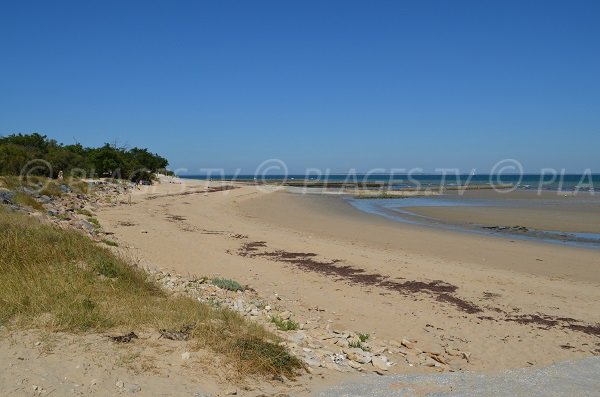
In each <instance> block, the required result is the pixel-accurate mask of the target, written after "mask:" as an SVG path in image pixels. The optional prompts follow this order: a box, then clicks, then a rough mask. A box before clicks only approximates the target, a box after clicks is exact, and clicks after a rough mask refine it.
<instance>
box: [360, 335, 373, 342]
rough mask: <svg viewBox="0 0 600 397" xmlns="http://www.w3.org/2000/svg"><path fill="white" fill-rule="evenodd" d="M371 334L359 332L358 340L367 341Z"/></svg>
mask: <svg viewBox="0 0 600 397" xmlns="http://www.w3.org/2000/svg"><path fill="white" fill-rule="evenodd" d="M370 336H371V335H369V334H362V333H359V334H358V340H360V341H361V342H366V341H368V340H369V337H370Z"/></svg>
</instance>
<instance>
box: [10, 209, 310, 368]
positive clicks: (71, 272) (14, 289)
mask: <svg viewBox="0 0 600 397" xmlns="http://www.w3.org/2000/svg"><path fill="white" fill-rule="evenodd" d="M0 252H1V255H0V325H4V326H6V327H8V328H9V329H13V328H41V329H47V330H51V331H68V332H106V331H109V330H110V331H114V332H117V331H131V330H138V331H140V330H159V329H167V330H169V329H170V330H180V329H186V330H188V332H189V335H190V341H192V343H194V344H195V345H196V346H197V347H198V348H204V349H209V350H212V351H213V352H216V353H219V354H222V355H223V357H224V358H225V359H226V360H227V361H228V362H229V363H230V364H231V365H233V366H235V367H236V368H237V369H238V370H239V371H240V373H241V374H253V373H262V374H273V375H274V374H278V375H285V376H288V377H291V376H293V375H294V374H295V373H296V371H298V370H299V369H301V368H302V363H301V362H300V361H299V360H298V359H297V358H295V357H293V356H292V355H290V354H289V353H288V352H287V351H286V350H285V348H284V347H282V346H279V344H278V343H279V342H280V340H279V339H278V338H277V337H276V336H275V335H273V334H272V333H270V332H268V331H267V330H265V329H264V328H263V327H261V326H260V325H258V324H254V323H252V322H250V321H247V320H245V319H244V318H243V317H241V316H240V315H239V314H237V313H235V312H233V311H230V310H227V309H221V308H215V307H211V306H209V305H205V304H201V303H199V302H197V301H195V300H193V299H191V298H187V297H178V296H174V295H169V294H168V293H166V292H164V291H163V290H162V289H161V288H159V287H158V285H157V284H155V283H154V282H153V281H152V280H150V279H149V278H148V275H147V273H146V272H144V271H143V270H141V269H138V268H136V267H134V266H131V265H130V264H129V263H128V262H127V261H126V260H125V259H123V258H120V257H119V256H117V255H115V254H114V253H112V252H111V251H110V250H109V249H108V248H107V247H106V246H103V245H101V244H97V243H94V242H93V241H92V240H90V239H89V238H87V237H85V236H83V235H81V234H79V233H77V232H75V231H70V230H61V229H58V228H55V227H52V226H50V225H46V224H42V223H40V222H38V221H37V220H35V219H33V218H30V217H28V216H26V215H24V214H21V213H17V212H12V211H9V210H8V209H5V208H4V207H2V206H0ZM107 343H108V342H107Z"/></svg>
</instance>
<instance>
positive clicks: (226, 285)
mask: <svg viewBox="0 0 600 397" xmlns="http://www.w3.org/2000/svg"><path fill="white" fill-rule="evenodd" d="M211 283H212V284H213V285H214V286H215V287H219V288H222V289H226V290H229V291H234V292H235V291H243V290H244V287H242V286H241V285H240V283H238V282H237V281H234V280H231V279H228V278H218V277H215V278H213V279H212V280H211Z"/></svg>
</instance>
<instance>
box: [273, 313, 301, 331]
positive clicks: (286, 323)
mask: <svg viewBox="0 0 600 397" xmlns="http://www.w3.org/2000/svg"><path fill="white" fill-rule="evenodd" d="M271 322H272V323H273V324H275V325H276V326H277V329H278V330H280V331H294V330H296V329H298V327H299V324H298V323H297V322H295V321H294V320H284V319H282V318H280V317H276V316H273V317H271Z"/></svg>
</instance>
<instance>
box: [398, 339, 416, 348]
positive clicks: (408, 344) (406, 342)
mask: <svg viewBox="0 0 600 397" xmlns="http://www.w3.org/2000/svg"><path fill="white" fill-rule="evenodd" d="M400 343H402V346H404V347H406V348H408V349H414V348H415V344H414V343H412V342H411V341H409V340H408V339H402V341H401V342H400Z"/></svg>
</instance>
